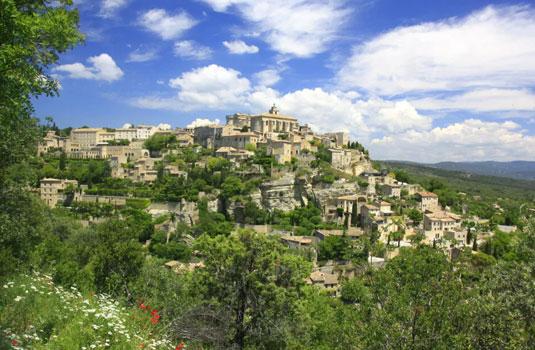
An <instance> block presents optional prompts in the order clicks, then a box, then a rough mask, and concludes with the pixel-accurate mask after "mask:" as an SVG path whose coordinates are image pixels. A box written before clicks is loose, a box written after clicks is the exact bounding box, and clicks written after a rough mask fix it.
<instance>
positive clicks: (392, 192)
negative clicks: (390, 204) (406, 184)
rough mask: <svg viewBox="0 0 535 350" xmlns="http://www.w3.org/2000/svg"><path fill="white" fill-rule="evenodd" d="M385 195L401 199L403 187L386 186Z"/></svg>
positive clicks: (384, 188)
mask: <svg viewBox="0 0 535 350" xmlns="http://www.w3.org/2000/svg"><path fill="white" fill-rule="evenodd" d="M383 193H384V194H385V196H388V197H390V198H400V197H401V185H399V184H384V185H383Z"/></svg>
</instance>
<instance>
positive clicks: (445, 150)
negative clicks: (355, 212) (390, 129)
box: [370, 119, 535, 162]
mask: <svg viewBox="0 0 535 350" xmlns="http://www.w3.org/2000/svg"><path fill="white" fill-rule="evenodd" d="M370 150H371V152H372V156H373V157H374V158H376V159H406V160H414V161H420V162H439V161H446V160H449V161H483V160H498V161H510V160H515V159H516V160H519V159H534V158H535V136H530V135H526V134H525V131H524V130H522V129H521V128H520V125H518V124H516V123H514V122H511V121H505V122H502V123H497V122H487V121H482V120H479V119H467V120H464V121H462V122H459V123H455V124H451V125H448V126H445V127H436V128H433V129H432V130H427V131H414V130H411V131H409V132H406V133H404V134H399V135H395V136H385V137H383V138H378V139H374V140H372V142H371V145H370Z"/></svg>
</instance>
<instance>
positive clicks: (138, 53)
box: [126, 48, 158, 62]
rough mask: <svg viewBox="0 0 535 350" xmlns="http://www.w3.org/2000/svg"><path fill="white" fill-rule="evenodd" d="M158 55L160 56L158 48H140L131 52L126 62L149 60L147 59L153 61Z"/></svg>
mask: <svg viewBox="0 0 535 350" xmlns="http://www.w3.org/2000/svg"><path fill="white" fill-rule="evenodd" d="M157 57H158V52H157V51H156V50H147V51H143V50H141V49H139V48H138V49H135V50H134V51H132V52H130V54H129V55H128V59H127V60H126V62H147V61H152V60H153V59H155V58H157Z"/></svg>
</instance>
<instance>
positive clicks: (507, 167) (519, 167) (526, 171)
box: [385, 160, 535, 180]
mask: <svg viewBox="0 0 535 350" xmlns="http://www.w3.org/2000/svg"><path fill="white" fill-rule="evenodd" d="M385 162H393V163H406V164H413V165H421V166H425V167H431V168H439V169H444V170H453V171H460V172H463V173H470V174H479V175H487V176H498V177H509V178H513V179H519V180H535V162H531V161H521V160H518V161H513V162H494V161H488V162H440V163H430V164H424V163H416V162H403V161H395V160H388V161H385Z"/></svg>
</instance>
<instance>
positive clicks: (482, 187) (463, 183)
mask: <svg viewBox="0 0 535 350" xmlns="http://www.w3.org/2000/svg"><path fill="white" fill-rule="evenodd" d="M379 163H380V164H381V165H382V166H384V167H387V168H391V169H400V170H405V171H407V172H408V173H409V174H410V175H411V177H412V178H413V180H415V181H416V182H417V183H425V182H426V181H427V180H429V179H432V178H436V179H439V180H441V181H444V182H445V183H446V184H448V186H450V187H451V188H453V189H455V190H457V191H460V192H465V193H469V194H471V195H480V196H482V197H486V198H489V199H491V198H494V199H496V198H500V197H502V198H515V199H518V200H524V201H526V200H527V201H532V200H534V199H535V181H534V180H523V179H515V180H514V181H511V179H510V178H506V177H503V176H490V175H480V174H477V173H476V172H466V171H456V170H448V169H442V168H439V167H438V166H434V165H427V164H419V163H413V162H399V161H379ZM527 163H530V162H527ZM531 163H532V164H535V162H531ZM453 164H455V163H453ZM472 164H477V163H472Z"/></svg>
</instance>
